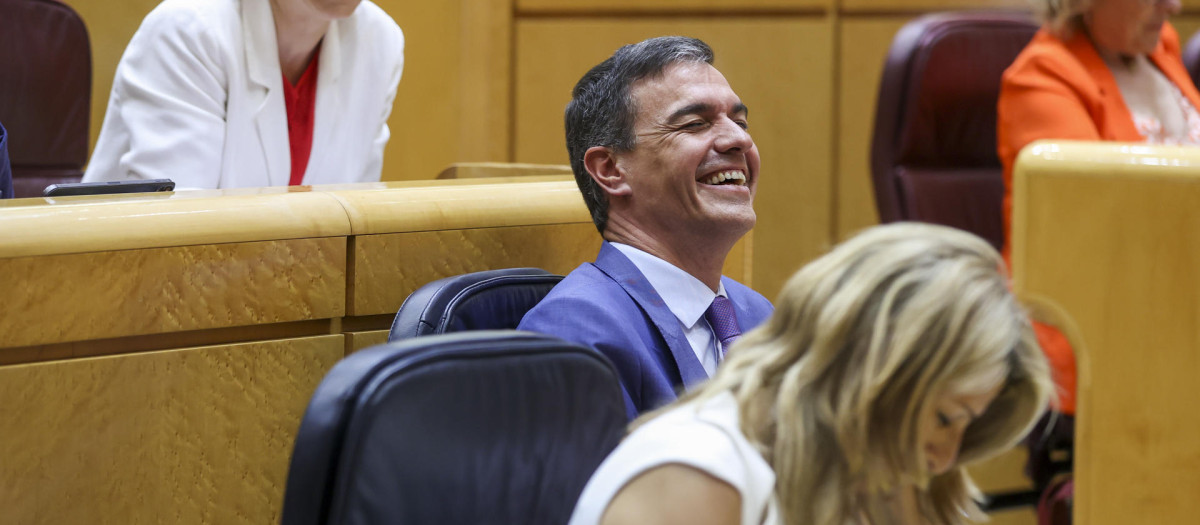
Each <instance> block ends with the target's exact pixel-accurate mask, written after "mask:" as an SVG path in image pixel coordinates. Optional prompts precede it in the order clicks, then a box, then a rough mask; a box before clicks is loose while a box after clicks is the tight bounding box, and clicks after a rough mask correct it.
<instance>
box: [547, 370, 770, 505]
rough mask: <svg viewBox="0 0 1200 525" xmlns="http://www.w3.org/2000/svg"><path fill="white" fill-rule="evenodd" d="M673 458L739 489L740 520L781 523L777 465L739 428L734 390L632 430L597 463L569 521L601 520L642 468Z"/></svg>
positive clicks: (675, 410)
mask: <svg viewBox="0 0 1200 525" xmlns="http://www.w3.org/2000/svg"><path fill="white" fill-rule="evenodd" d="M669 463H680V464H683V465H687V466H689V467H693V468H696V469H699V470H702V471H704V472H706V473H708V474H709V475H711V476H714V477H716V478H717V479H720V480H722V481H724V482H726V483H728V484H730V485H731V486H733V488H735V489H737V491H738V493H740V494H741V497H742V513H741V514H742V521H741V523H742V525H760V524H766V525H779V524H782V520H781V519H780V517H779V503H778V501H777V500H776V498H775V471H774V470H772V469H771V467H770V465H767V462H766V461H765V460H763V458H762V456H761V455H760V454H759V453H758V451H757V450H755V449H754V447H753V446H751V445H750V442H749V441H746V437H745V436H743V435H742V432H741V430H739V429H738V409H737V403H736V401H735V400H734V398H733V394H729V393H724V394H721V395H719V396H717V397H714V398H712V399H709V400H707V401H705V402H704V403H703V404H701V405H699V406H697V405H695V404H688V405H686V406H683V407H679V408H676V409H674V410H671V411H669V412H667V413H665V414H662V415H661V416H659V417H657V418H655V419H653V420H650V421H649V422H647V423H646V424H644V425H642V426H641V427H639V428H638V429H637V430H635V431H634V432H633V433H632V434H630V435H629V436H628V437H627V438H625V440H624V441H622V442H621V444H620V445H618V446H617V448H616V449H615V450H613V452H612V454H610V455H609V456H608V458H607V459H605V460H604V462H603V463H601V464H600V468H598V469H596V472H595V474H593V475H592V479H591V480H589V481H588V484H587V486H586V487H584V489H583V494H581V495H580V496H579V503H577V504H576V505H575V512H574V513H573V514H572V515H571V521H570V525H595V524H596V523H599V521H600V518H601V517H602V516H603V515H604V511H605V509H607V508H608V504H609V502H611V501H612V499H613V497H614V496H616V495H617V492H618V491H620V490H621V488H622V487H624V486H625V485H626V484H628V483H629V482H630V481H631V480H633V478H635V477H637V476H638V475H639V474H641V473H643V472H645V471H647V470H649V469H651V468H654V467H658V466H662V465H666V464H669Z"/></svg>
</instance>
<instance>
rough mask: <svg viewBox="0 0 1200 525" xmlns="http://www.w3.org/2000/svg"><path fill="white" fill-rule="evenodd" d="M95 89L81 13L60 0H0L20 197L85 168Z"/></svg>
mask: <svg viewBox="0 0 1200 525" xmlns="http://www.w3.org/2000/svg"><path fill="white" fill-rule="evenodd" d="M91 97H92V49H91V45H90V43H89V41H88V33H87V28H86V27H84V25H83V20H82V19H81V18H79V15H78V14H76V13H75V11H74V10H72V9H71V8H70V7H68V6H67V5H66V4H63V3H61V2H58V1H56V0H0V122H3V123H4V127H5V128H8V134H9V138H8V154H9V158H10V160H11V161H12V174H13V189H14V190H15V193H16V196H17V197H18V198H19V197H34V196H40V195H41V194H42V189H43V188H45V187H46V186H47V185H50V184H56V183H59V182H78V181H79V179H80V178H81V177H82V176H83V166H84V164H85V163H86V162H87V155H88V118H89V117H90V112H91Z"/></svg>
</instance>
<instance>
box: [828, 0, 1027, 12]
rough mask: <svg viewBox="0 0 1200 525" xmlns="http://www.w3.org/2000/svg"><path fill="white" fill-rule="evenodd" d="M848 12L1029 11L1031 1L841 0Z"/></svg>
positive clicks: (843, 7)
mask: <svg viewBox="0 0 1200 525" xmlns="http://www.w3.org/2000/svg"><path fill="white" fill-rule="evenodd" d="M839 5H840V6H841V8H842V9H843V10H844V11H846V12H854V11H875V12H897V11H910V12H911V11H953V10H959V9H1014V10H1027V9H1029V0H839Z"/></svg>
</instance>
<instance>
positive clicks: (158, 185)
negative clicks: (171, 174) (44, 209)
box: [42, 179, 175, 197]
mask: <svg viewBox="0 0 1200 525" xmlns="http://www.w3.org/2000/svg"><path fill="white" fill-rule="evenodd" d="M157 191H175V181H173V180H171V179H148V180H110V181H101V182H71V183H66V184H51V185H49V186H47V187H46V189H45V190H43V191H42V195H43V196H45V197H67V196H71V195H107V194H112V193H153V192H157Z"/></svg>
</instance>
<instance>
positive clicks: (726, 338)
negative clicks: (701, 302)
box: [704, 295, 742, 361]
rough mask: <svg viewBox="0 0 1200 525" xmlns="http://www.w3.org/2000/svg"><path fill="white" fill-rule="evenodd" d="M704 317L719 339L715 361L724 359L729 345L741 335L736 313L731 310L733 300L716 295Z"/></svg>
mask: <svg viewBox="0 0 1200 525" xmlns="http://www.w3.org/2000/svg"><path fill="white" fill-rule="evenodd" d="M704 319H705V320H707V321H708V325H709V326H711V327H712V329H713V334H715V335H716V336H717V339H720V340H721V350H720V354H719V355H718V356H717V357H718V359H717V361H720V360H722V359H724V357H725V352H726V351H727V350H729V345H732V344H733V342H734V341H737V338H738V337H741V335H742V331H741V329H739V328H738V322H737V314H736V313H734V311H733V301H730V300H729V298H728V297H723V296H720V295H718V296H717V297H716V298H715V299H713V302H712V305H710V306H709V307H708V310H707V311H705V312H704Z"/></svg>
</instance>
